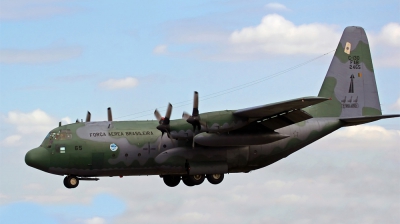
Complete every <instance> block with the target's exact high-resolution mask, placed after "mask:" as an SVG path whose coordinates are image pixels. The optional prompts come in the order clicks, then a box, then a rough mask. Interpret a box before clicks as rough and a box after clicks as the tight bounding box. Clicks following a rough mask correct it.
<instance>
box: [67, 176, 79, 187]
mask: <svg viewBox="0 0 400 224" xmlns="http://www.w3.org/2000/svg"><path fill="white" fill-rule="evenodd" d="M78 185H79V179H78V178H77V177H76V176H66V177H65V178H64V186H65V187H66V188H76V187H77V186H78Z"/></svg>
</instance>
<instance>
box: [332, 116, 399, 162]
mask: <svg viewBox="0 0 400 224" xmlns="http://www.w3.org/2000/svg"><path fill="white" fill-rule="evenodd" d="M392 119H398V118H392ZM349 139H351V141H349ZM330 141H333V142H335V144H332V145H331V146H327V148H331V149H333V150H349V149H351V150H365V149H386V148H393V147H396V145H398V144H399V143H400V131H399V130H388V129H385V128H383V127H381V126H376V125H358V126H351V127H346V128H343V129H341V130H339V131H337V132H335V133H334V134H332V135H331V138H330ZM399 159H400V158H399Z"/></svg>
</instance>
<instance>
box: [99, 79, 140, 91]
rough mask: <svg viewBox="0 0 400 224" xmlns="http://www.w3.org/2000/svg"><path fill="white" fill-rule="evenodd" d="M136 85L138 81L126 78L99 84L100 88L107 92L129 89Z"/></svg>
mask: <svg viewBox="0 0 400 224" xmlns="http://www.w3.org/2000/svg"><path fill="white" fill-rule="evenodd" d="M137 85H138V80H137V79H136V78H133V77H126V78H122V79H109V80H107V81H104V82H102V83H100V84H99V86H100V87H101V88H104V89H108V90H115V89H129V88H133V87H135V86H137Z"/></svg>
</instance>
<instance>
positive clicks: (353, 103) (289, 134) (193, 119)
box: [25, 26, 400, 188]
mask: <svg viewBox="0 0 400 224" xmlns="http://www.w3.org/2000/svg"><path fill="white" fill-rule="evenodd" d="M171 113H172V105H171V104H169V105H168V109H167V112H166V114H165V116H164V117H162V116H161V115H160V113H159V112H158V111H157V110H156V111H155V112H154V114H155V117H156V118H157V121H112V114H111V109H110V108H108V121H102V122H91V121H90V116H91V115H90V112H88V114H87V117H86V122H79V121H78V120H77V122H76V123H73V124H68V125H61V123H60V125H59V127H57V128H55V129H53V130H51V131H50V133H49V134H48V135H47V136H46V138H45V139H44V141H43V143H42V144H41V145H40V146H39V147H37V148H35V149H32V150H30V151H29V152H27V153H26V156H25V162H26V164H28V165H29V166H32V167H34V168H37V169H39V170H42V171H45V172H48V173H51V174H56V175H66V176H65V178H64V185H65V187H67V188H75V187H77V186H78V184H79V181H82V180H98V177H106V176H134V175H159V176H160V177H162V178H163V180H164V182H165V184H166V185H167V186H170V187H175V186H177V185H178V184H179V183H180V181H181V180H182V181H183V183H184V184H185V185H187V186H195V185H200V184H201V183H203V181H204V180H205V178H207V180H208V181H209V182H210V183H211V184H219V183H221V182H222V180H223V179H224V174H226V173H240V172H244V173H247V172H249V171H252V170H256V169H260V168H262V167H265V166H268V165H270V164H272V163H274V162H276V161H278V160H280V159H283V158H285V157H287V156H289V155H290V154H292V153H294V152H296V151H297V150H299V149H301V148H303V147H304V146H306V145H308V144H311V143H312V142H314V141H316V140H318V139H320V138H322V137H324V136H325V135H328V134H330V133H332V132H333V131H335V130H337V129H339V128H341V127H346V126H352V125H359V124H364V123H368V122H372V121H376V120H380V119H384V118H393V117H399V116H400V115H398V114H396V115H382V110H381V107H380V103H379V97H378V91H377V87H376V82H375V75H374V69H373V66H372V60H371V55H370V49H369V44H368V40H367V36H366V34H365V31H364V29H363V28H361V27H355V26H351V27H347V28H346V29H345V30H344V32H343V35H342V37H341V39H340V42H339V44H338V46H337V49H336V52H335V55H334V57H333V59H332V62H331V65H330V67H329V70H328V72H327V75H326V77H325V80H324V82H323V84H322V87H321V90H320V92H319V94H318V96H317V97H301V98H297V99H292V100H287V101H282V102H278V103H271V104H266V105H262V106H257V107H252V108H245V109H240V110H225V111H216V112H208V113H202V114H200V113H199V98H198V93H197V92H194V102H193V111H192V114H188V113H183V116H182V118H183V119H179V120H170V116H171Z"/></svg>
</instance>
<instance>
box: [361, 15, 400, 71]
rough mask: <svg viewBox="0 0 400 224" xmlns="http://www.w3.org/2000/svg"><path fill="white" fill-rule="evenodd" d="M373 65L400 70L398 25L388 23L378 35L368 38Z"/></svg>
mask: <svg viewBox="0 0 400 224" xmlns="http://www.w3.org/2000/svg"><path fill="white" fill-rule="evenodd" d="M368 38H369V40H370V45H371V51H372V52H373V53H374V54H373V55H372V58H373V60H374V65H376V66H380V67H394V68H400V63H399V60H400V24H399V23H388V24H386V25H385V26H383V27H382V29H381V30H380V32H379V33H371V34H369V36H368Z"/></svg>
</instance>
